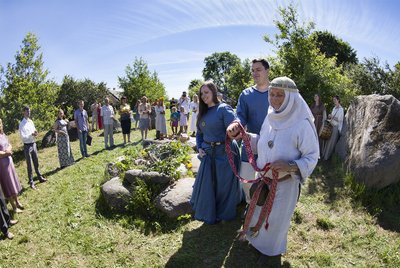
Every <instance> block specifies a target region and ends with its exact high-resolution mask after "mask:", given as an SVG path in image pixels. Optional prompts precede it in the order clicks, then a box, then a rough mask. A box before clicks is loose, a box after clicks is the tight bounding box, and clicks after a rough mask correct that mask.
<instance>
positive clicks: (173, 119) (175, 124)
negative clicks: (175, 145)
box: [170, 107, 179, 135]
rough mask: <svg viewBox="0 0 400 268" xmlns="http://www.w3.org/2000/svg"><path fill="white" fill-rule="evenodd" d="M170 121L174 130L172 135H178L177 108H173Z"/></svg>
mask: <svg viewBox="0 0 400 268" xmlns="http://www.w3.org/2000/svg"><path fill="white" fill-rule="evenodd" d="M170 121H171V123H170V124H171V129H172V135H176V134H178V122H179V113H178V111H177V110H176V107H172V108H171V116H170Z"/></svg>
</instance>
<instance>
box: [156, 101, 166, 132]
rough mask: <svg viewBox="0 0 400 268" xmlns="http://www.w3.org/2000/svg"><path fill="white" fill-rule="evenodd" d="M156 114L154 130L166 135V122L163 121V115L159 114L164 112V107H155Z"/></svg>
mask: <svg viewBox="0 0 400 268" xmlns="http://www.w3.org/2000/svg"><path fill="white" fill-rule="evenodd" d="M155 112H156V130H157V131H160V133H161V134H165V135H166V134H167V122H166V119H165V113H164V114H162V113H161V112H165V106H158V105H156V106H155Z"/></svg>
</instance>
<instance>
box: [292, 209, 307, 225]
mask: <svg viewBox="0 0 400 268" xmlns="http://www.w3.org/2000/svg"><path fill="white" fill-rule="evenodd" d="M303 220H304V217H303V215H302V214H301V213H300V211H298V210H297V209H296V210H295V211H294V213H293V221H294V222H295V223H297V224H300V223H302V222H303Z"/></svg>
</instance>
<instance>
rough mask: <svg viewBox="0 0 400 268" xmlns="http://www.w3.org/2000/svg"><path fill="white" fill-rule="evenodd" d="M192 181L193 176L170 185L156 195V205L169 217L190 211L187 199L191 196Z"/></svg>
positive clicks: (175, 216)
mask: <svg viewBox="0 0 400 268" xmlns="http://www.w3.org/2000/svg"><path fill="white" fill-rule="evenodd" d="M193 183H194V179H193V178H183V179H180V180H178V181H177V182H176V183H174V184H173V185H170V186H169V187H167V188H166V189H165V190H164V191H163V192H161V193H160V194H159V195H158V196H157V197H156V199H155V205H156V207H157V208H158V209H160V210H161V211H163V212H165V213H166V214H167V216H168V217H170V218H177V217H179V216H181V215H185V214H190V213H192V207H191V205H190V203H189V201H190V198H191V197H192V191H193Z"/></svg>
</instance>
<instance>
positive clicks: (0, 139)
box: [0, 119, 24, 212]
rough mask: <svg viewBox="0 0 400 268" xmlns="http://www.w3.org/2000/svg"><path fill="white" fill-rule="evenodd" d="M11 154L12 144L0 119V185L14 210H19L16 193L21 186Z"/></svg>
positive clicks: (20, 206) (21, 207) (19, 205)
mask: <svg viewBox="0 0 400 268" xmlns="http://www.w3.org/2000/svg"><path fill="white" fill-rule="evenodd" d="M12 154H13V152H12V146H11V144H10V143H9V142H8V138H7V136H6V135H5V134H4V131H3V121H2V120H1V119H0V170H1V172H0V186H1V188H2V190H3V193H4V197H5V198H7V199H8V200H9V201H10V203H11V206H12V208H13V210H14V212H21V211H22V209H24V207H23V206H22V204H21V203H20V202H19V200H18V194H19V193H20V191H21V190H22V187H21V183H20V181H19V179H18V176H17V172H16V171H15V167H14V163H13V160H12V157H11V156H12Z"/></svg>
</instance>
